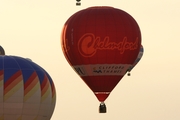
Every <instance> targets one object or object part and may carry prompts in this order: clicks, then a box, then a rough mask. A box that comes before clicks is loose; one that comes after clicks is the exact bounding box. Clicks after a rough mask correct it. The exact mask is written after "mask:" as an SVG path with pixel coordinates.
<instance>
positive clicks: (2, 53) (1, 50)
mask: <svg viewBox="0 0 180 120" xmlns="http://www.w3.org/2000/svg"><path fill="white" fill-rule="evenodd" d="M0 55H5V51H4V49H3V47H2V46H0Z"/></svg>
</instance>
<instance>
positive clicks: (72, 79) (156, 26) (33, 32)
mask: <svg viewBox="0 0 180 120" xmlns="http://www.w3.org/2000/svg"><path fill="white" fill-rule="evenodd" d="M75 4H76V0H0V45H1V46H2V47H4V49H5V51H6V54H7V55H16V56H21V57H25V58H30V59H32V60H33V61H34V62H36V63H37V64H39V65H40V66H42V67H43V68H44V69H46V71H47V72H48V73H49V74H50V75H51V77H52V79H53V81H54V83H55V87H56V92H57V100H56V107H55V111H54V114H53V116H52V119H51V120H180V75H179V73H178V72H179V71H180V63H179V61H180V1H179V0H151V1H147V0H110V1H109V0H104V1H103V0H81V4H82V5H81V6H76V5H75ZM104 5H105V6H112V7H115V8H119V9H122V10H124V11H126V12H128V13H129V14H131V15H132V16H133V17H134V18H135V20H136V21H137V22H138V24H139V26H140V29H141V34H142V45H143V46H144V55H143V58H142V59H141V61H140V62H139V64H138V65H137V66H136V67H135V68H134V69H133V71H132V72H131V76H130V77H128V76H127V75H125V76H124V77H123V79H122V80H121V82H120V83H119V84H118V85H117V86H116V87H115V89H114V90H113V91H112V92H111V94H110V96H109V97H108V99H107V100H106V101H105V103H106V106H107V113H106V114H99V113H98V107H99V101H98V100H97V98H96V97H95V96H94V94H93V92H91V90H90V89H89V88H88V87H87V86H86V85H85V83H84V82H83V81H82V80H81V79H80V77H79V76H78V75H77V74H76V73H75V72H74V71H73V70H72V68H71V67H70V66H69V64H68V63H67V61H66V59H65V57H64V55H63V53H62V50H61V44H60V35H61V30H62V27H63V25H64V23H65V22H66V20H67V19H68V18H69V17H70V16H71V15H72V14H73V13H75V12H77V11H79V10H81V9H85V8H87V7H91V6H104Z"/></svg>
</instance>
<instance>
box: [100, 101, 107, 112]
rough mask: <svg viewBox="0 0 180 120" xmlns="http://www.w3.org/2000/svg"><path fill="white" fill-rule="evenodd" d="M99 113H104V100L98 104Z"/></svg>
mask: <svg viewBox="0 0 180 120" xmlns="http://www.w3.org/2000/svg"><path fill="white" fill-rule="evenodd" d="M99 113H106V105H105V103H104V102H101V103H100V105H99Z"/></svg>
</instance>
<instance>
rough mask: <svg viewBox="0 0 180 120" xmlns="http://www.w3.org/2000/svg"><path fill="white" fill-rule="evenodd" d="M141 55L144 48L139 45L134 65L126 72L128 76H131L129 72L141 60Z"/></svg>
mask: <svg viewBox="0 0 180 120" xmlns="http://www.w3.org/2000/svg"><path fill="white" fill-rule="evenodd" d="M143 53H144V48H143V46H142V45H141V48H140V51H139V54H138V56H137V58H136V60H135V62H134V64H133V65H132V66H130V67H129V69H128V71H127V72H128V76H130V75H131V74H130V72H131V70H132V69H133V68H134V67H135V66H136V64H137V63H138V62H139V61H140V60H141V58H142V56H143Z"/></svg>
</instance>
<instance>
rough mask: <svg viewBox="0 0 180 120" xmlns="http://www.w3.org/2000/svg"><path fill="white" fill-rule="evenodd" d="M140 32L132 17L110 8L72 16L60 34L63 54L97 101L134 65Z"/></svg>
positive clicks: (108, 92) (104, 7)
mask: <svg viewBox="0 0 180 120" xmlns="http://www.w3.org/2000/svg"><path fill="white" fill-rule="evenodd" d="M140 45H141V33H140V29H139V26H138V24H137V23H136V21H135V20H134V18H133V17H132V16H131V15H129V14H128V13H126V12H125V11H122V10H120V9H117V8H113V7H107V6H102V7H98V6H97V7H90V8H87V9H84V10H81V11H79V12H77V13H75V14H73V15H72V16H71V17H70V18H69V19H68V20H67V21H66V23H65V25H64V28H63V31H62V50H63V53H64V55H65V57H66V59H67V61H68V62H69V64H70V65H71V66H72V68H73V69H74V70H75V71H76V73H77V74H78V75H79V76H80V77H81V78H82V79H83V81H84V82H85V83H86V84H87V85H88V86H89V88H90V89H91V90H92V91H93V92H94V94H95V95H96V97H97V98H98V100H99V101H101V102H102V101H105V99H106V98H107V97H108V95H109V94H110V92H111V91H112V90H113V89H114V87H115V86H116V85H117V84H118V82H119V81H120V80H121V78H122V77H123V76H124V74H125V73H126V71H127V70H128V68H129V67H130V66H131V65H132V64H133V63H134V61H135V59H136V56H137V55H138V53H139V49H140Z"/></svg>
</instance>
